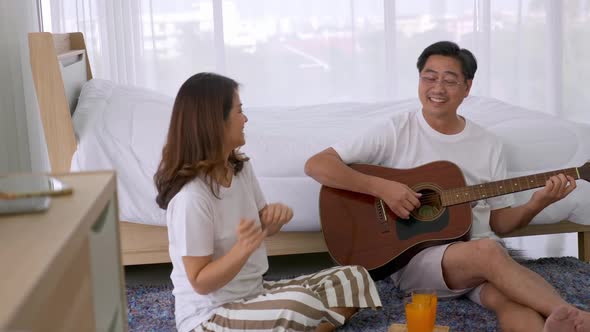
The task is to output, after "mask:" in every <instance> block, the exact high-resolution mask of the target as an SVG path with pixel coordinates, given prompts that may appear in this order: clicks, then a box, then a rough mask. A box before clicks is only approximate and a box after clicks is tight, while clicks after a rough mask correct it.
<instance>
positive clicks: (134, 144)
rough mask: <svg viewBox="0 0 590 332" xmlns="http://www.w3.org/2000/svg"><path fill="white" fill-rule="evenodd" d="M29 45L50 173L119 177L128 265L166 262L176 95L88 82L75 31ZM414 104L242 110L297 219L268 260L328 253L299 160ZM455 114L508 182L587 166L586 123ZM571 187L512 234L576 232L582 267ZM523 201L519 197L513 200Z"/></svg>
mask: <svg viewBox="0 0 590 332" xmlns="http://www.w3.org/2000/svg"><path fill="white" fill-rule="evenodd" d="M29 48H30V61H31V68H32V74H33V81H34V83H35V89H36V92H37V98H38V102H39V109H40V112H41V119H42V123H43V128H44V132H45V138H46V141H47V149H48V153H49V158H50V163H51V166H52V171H53V172H54V173H59V172H69V171H92V170H99V169H105V168H108V169H115V170H116V171H117V191H118V201H119V211H120V219H121V222H120V230H121V242H122V245H121V246H122V251H123V252H122V256H123V263H124V264H125V265H135V264H150V263H161V262H169V257H168V243H167V234H166V228H165V220H164V211H163V210H160V209H159V208H158V207H157V206H156V204H155V201H154V199H153V198H154V197H155V188H154V186H153V183H152V174H153V172H154V171H155V168H156V166H157V163H158V161H159V154H160V152H161V146H162V144H163V142H164V136H165V134H166V130H167V127H168V125H167V123H168V119H169V116H170V111H171V105H172V101H173V98H172V97H170V96H165V95H160V94H158V93H156V92H154V91H148V90H145V89H141V88H137V87H129V86H121V85H118V84H115V83H114V82H111V81H107V80H100V79H93V78H92V71H91V68H90V64H89V61H88V58H87V56H86V52H85V50H86V47H85V42H84V38H83V35H82V34H81V33H68V34H50V33H31V34H29ZM418 106H419V103H418V100H417V99H410V100H403V101H396V102H387V103H338V104H325V105H311V106H306V107H263V108H246V109H245V111H246V113H247V115H248V117H249V120H250V121H249V122H248V125H247V126H246V139H247V144H246V146H245V147H244V148H243V151H244V152H245V153H246V154H247V155H248V156H249V157H251V158H252V162H253V166H254V170H255V172H256V174H257V176H258V178H259V181H260V184H261V187H262V189H263V191H264V192H265V195H266V196H267V200H269V201H282V202H284V203H287V204H289V205H290V206H292V207H293V208H294V211H295V217H294V219H293V220H292V221H291V222H290V223H289V224H288V225H287V226H286V227H285V229H284V231H282V232H280V233H279V234H277V235H275V236H273V237H271V238H269V239H268V240H267V243H266V245H267V249H268V253H269V255H287V254H301V253H315V252H323V251H326V250H327V249H326V246H325V244H324V240H323V236H322V233H321V228H320V225H319V217H318V216H319V213H318V193H319V189H320V185H319V184H317V183H316V182H315V181H313V180H312V179H311V178H309V177H307V176H305V174H304V173H303V163H304V162H305V160H306V159H307V158H308V157H309V156H311V155H312V154H314V153H316V152H318V151H320V150H322V149H324V148H325V147H327V146H329V145H330V144H332V143H334V142H336V141H338V140H339V139H343V138H344V137H346V136H348V135H351V134H354V133H355V132H359V131H360V130H363V129H364V128H367V127H369V126H370V125H372V124H374V123H376V121H380V120H381V119H384V118H386V117H387V116H390V115H391V114H392V113H393V112H404V111H409V110H412V109H415V108H416V107H418ZM461 112H462V113H463V114H465V115H466V116H468V117H470V118H471V119H472V120H473V121H475V122H477V123H479V124H481V125H482V126H484V127H487V128H489V129H490V130H491V131H493V132H495V133H496V134H497V135H498V136H500V138H501V139H503V141H504V143H505V146H506V149H507V153H508V160H509V165H508V168H509V175H510V176H511V177H513V176H520V175H526V174H532V173H539V172H543V171H549V170H555V169H561V168H566V167H575V166H581V165H582V164H583V163H584V162H586V161H587V160H589V159H590V143H589V142H590V128H588V127H586V126H584V125H581V124H574V123H571V122H567V121H564V120H560V119H557V118H553V117H550V116H548V115H543V114H539V113H535V112H532V111H529V110H525V109H522V108H519V107H516V106H514V105H510V104H506V103H503V102H501V101H498V100H495V99H491V98H483V97H469V98H468V99H467V100H466V101H465V103H464V104H463V106H462V107H461ZM549 151H550V152H551V154H549V153H548V152H549ZM550 155H551V157H549V156H550ZM578 183H579V189H578V190H576V191H574V193H572V194H571V195H570V196H568V197H567V198H566V199H564V200H563V201H560V202H558V203H557V204H554V205H553V206H551V207H550V208H548V209H546V210H544V211H543V212H542V213H541V214H539V215H538V216H537V217H535V220H533V224H531V225H530V226H528V227H526V228H524V229H521V230H519V231H517V232H514V233H511V234H508V235H507V237H513V236H525V235H541V234H555V233H569V232H577V233H578V245H579V246H578V247H579V257H580V258H581V259H583V260H585V261H588V260H589V259H590V206H589V204H586V202H587V197H590V184H588V183H585V182H580V181H578ZM530 195H531V192H530V191H529V192H521V193H518V194H517V195H516V200H517V202H519V201H525V200H527V199H528V197H530Z"/></svg>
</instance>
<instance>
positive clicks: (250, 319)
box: [194, 266, 381, 332]
mask: <svg viewBox="0 0 590 332" xmlns="http://www.w3.org/2000/svg"><path fill="white" fill-rule="evenodd" d="M263 287H264V292H263V293H262V294H260V295H258V296H256V297H255V298H252V299H248V300H241V301H236V302H231V303H226V304H224V305H223V306H221V307H220V308H218V309H217V310H216V311H215V314H214V315H213V317H211V318H210V319H209V320H208V321H206V322H204V323H202V324H201V325H200V326H198V327H197V328H196V329H195V330H194V331H196V332H201V331H244V330H246V331H314V330H315V329H316V327H317V326H318V325H319V324H320V323H322V322H329V323H331V324H332V325H334V326H336V327H337V326H340V325H342V324H344V316H342V315H341V314H339V313H337V312H335V311H333V310H331V309H330V308H338V307H346V308H378V307H381V300H380V299H379V294H377V289H376V287H375V283H374V282H373V280H372V279H371V277H370V276H369V273H368V272H367V270H365V269H364V268H363V267H361V266H337V267H333V268H329V269H326V270H322V271H320V272H317V273H314V274H309V275H305V276H301V277H297V278H294V279H285V280H280V281H265V282H264V283H263Z"/></svg>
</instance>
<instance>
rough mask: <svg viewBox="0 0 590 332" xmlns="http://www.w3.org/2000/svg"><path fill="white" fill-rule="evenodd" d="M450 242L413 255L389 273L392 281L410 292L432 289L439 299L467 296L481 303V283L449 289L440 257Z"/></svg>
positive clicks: (404, 290)
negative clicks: (402, 266) (405, 262)
mask: <svg viewBox="0 0 590 332" xmlns="http://www.w3.org/2000/svg"><path fill="white" fill-rule="evenodd" d="M451 244H452V243H448V244H444V245H440V246H435V247H430V248H426V249H424V250H422V251H421V252H419V253H418V254H417V255H416V256H414V257H413V258H412V259H411V260H410V262H409V263H408V265H406V266H405V267H404V268H402V269H401V270H399V271H397V272H396V273H394V274H392V275H391V279H393V281H394V283H395V284H396V285H397V286H398V287H399V288H400V289H401V290H402V291H403V292H407V293H410V292H411V291H413V290H418V289H433V290H435V291H436V293H437V296H438V298H439V299H450V298H456V297H460V296H463V295H465V296H467V297H468V298H469V299H470V300H471V301H473V302H475V303H477V304H479V305H481V301H480V298H479V294H480V292H481V288H482V286H483V284H481V285H479V286H476V287H473V288H465V289H450V288H449V286H448V285H447V283H446V282H445V280H444V277H443V271H442V258H443V255H444V253H445V251H446V250H447V248H448V247H449V246H450V245H451Z"/></svg>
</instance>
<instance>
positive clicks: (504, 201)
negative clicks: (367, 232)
mask: <svg viewBox="0 0 590 332" xmlns="http://www.w3.org/2000/svg"><path fill="white" fill-rule="evenodd" d="M332 148H333V149H334V150H335V151H336V152H337V153H338V155H340V158H342V160H343V161H344V162H345V163H346V164H352V163H364V164H373V165H380V166H385V167H391V168H399V169H407V168H414V167H418V166H421V165H424V164H427V163H430V162H433V161H438V160H448V161H451V162H453V163H455V164H456V165H457V166H459V168H460V169H461V171H462V172H463V175H464V176H465V182H466V183H467V185H474V184H481V183H486V182H491V181H497V180H504V179H506V175H507V170H506V161H505V159H504V155H503V153H502V142H501V141H500V140H499V139H498V138H497V137H496V136H494V135H493V134H492V133H490V132H488V131H487V130H485V129H484V128H483V127H480V126H478V125H477V124H475V123H473V122H471V121H470V120H469V119H465V128H464V129H463V130H462V131H461V132H460V133H458V134H455V135H445V134H442V133H440V132H438V131H436V130H434V129H433V128H432V127H430V125H429V124H428V122H426V119H425V118H424V115H423V114H422V112H421V111H420V110H417V111H414V112H405V113H400V114H396V115H394V116H393V117H392V118H390V119H388V120H386V121H384V122H383V123H381V124H379V125H377V126H375V127H373V128H371V129H370V130H368V131H367V132H365V133H364V134H361V135H359V136H356V137H352V138H351V139H350V140H348V141H345V142H340V143H338V144H335V145H333V146H332ZM513 202H514V198H513V196H512V195H505V196H498V197H494V198H490V199H486V200H481V201H478V202H477V204H475V206H474V207H473V209H472V212H473V224H472V227H471V237H472V238H474V239H475V238H494V239H498V237H497V236H496V235H495V234H494V232H493V231H492V230H491V228H490V225H489V219H490V211H491V210H495V209H499V208H504V207H508V206H510V205H511V204H513Z"/></svg>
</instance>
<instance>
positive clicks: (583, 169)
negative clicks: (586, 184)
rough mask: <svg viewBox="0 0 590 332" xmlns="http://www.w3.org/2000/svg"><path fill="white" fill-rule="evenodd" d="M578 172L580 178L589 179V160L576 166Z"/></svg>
mask: <svg viewBox="0 0 590 332" xmlns="http://www.w3.org/2000/svg"><path fill="white" fill-rule="evenodd" d="M578 173H579V174H580V179H584V180H586V181H590V161H589V162H587V163H585V164H584V165H582V166H580V167H578Z"/></svg>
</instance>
